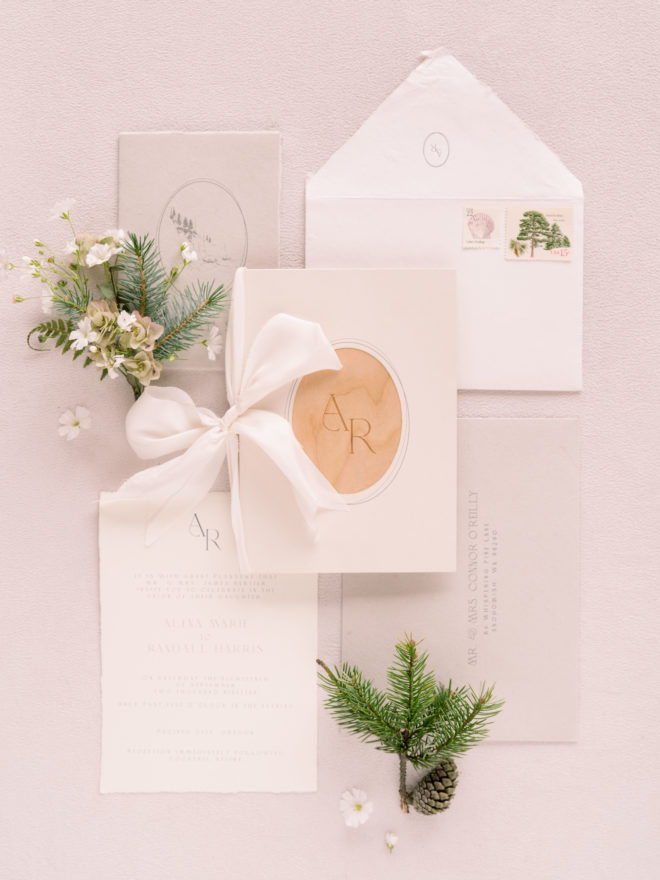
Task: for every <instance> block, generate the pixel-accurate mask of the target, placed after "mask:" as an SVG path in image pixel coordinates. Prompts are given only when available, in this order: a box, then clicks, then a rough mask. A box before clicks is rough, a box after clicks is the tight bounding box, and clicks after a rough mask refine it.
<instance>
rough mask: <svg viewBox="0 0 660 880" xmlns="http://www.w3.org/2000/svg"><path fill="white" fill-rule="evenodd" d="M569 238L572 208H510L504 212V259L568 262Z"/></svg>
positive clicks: (532, 206)
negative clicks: (505, 242)
mask: <svg viewBox="0 0 660 880" xmlns="http://www.w3.org/2000/svg"><path fill="white" fill-rule="evenodd" d="M572 239H573V208H572V206H571V205H551V206H549V207H548V206H545V207H539V206H538V205H510V206H509V207H507V209H506V241H507V244H506V248H505V251H504V253H505V256H506V258H507V260H520V261H521V262H530V261H533V260H536V261H539V260H554V261H559V262H568V261H570V259H571V253H572V251H571V241H572Z"/></svg>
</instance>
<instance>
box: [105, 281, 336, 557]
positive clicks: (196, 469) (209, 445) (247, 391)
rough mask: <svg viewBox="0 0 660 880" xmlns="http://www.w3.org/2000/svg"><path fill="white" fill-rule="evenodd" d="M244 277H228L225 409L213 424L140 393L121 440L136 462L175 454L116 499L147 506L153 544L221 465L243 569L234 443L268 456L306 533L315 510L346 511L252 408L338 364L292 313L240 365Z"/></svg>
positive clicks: (292, 444) (285, 436) (288, 441)
mask: <svg viewBox="0 0 660 880" xmlns="http://www.w3.org/2000/svg"><path fill="white" fill-rule="evenodd" d="M243 271H244V270H242V269H239V270H238V272H237V273H236V278H235V281H234V288H233V293H232V308H231V312H230V319H229V326H228V328H227V342H226V351H225V370H226V381H227V400H228V402H229V409H228V410H227V412H226V413H225V414H224V415H223V416H222V418H220V417H219V416H217V415H216V414H215V413H214V412H212V411H211V410H210V409H206V408H204V407H198V406H196V405H195V404H194V402H193V401H192V399H191V398H190V397H189V396H188V395H187V394H186V393H185V392H184V391H182V390H181V389H180V388H158V387H154V388H147V389H145V391H144V393H143V394H142V396H141V397H139V398H138V400H137V401H136V402H135V403H134V404H133V406H132V407H131V409H130V410H129V412H128V415H127V417H126V436H127V439H128V442H129V443H130V445H131V446H132V448H133V450H134V451H135V452H136V453H137V455H139V456H140V458H144V459H152V458H159V457H161V456H163V455H169V454H172V453H175V452H179V453H181V454H180V455H178V456H177V457H176V458H173V459H170V461H167V462H165V463H164V464H160V465H156V466H154V467H150V468H147V469H146V470H143V471H139V472H138V473H136V474H134V475H133V476H132V477H130V478H129V479H128V480H126V482H125V483H123V485H122V486H121V487H120V489H119V491H118V493H117V496H118V497H122V498H147V499H149V500H151V501H152V502H154V504H155V507H156V512H155V513H154V514H153V515H152V516H151V518H150V520H149V522H148V525H147V534H146V542H147V544H152V543H153V542H154V541H156V540H157V539H158V538H159V537H160V536H161V535H162V534H163V533H164V532H165V531H166V530H167V529H168V528H169V527H170V526H171V525H172V524H173V523H174V521H175V520H176V519H177V518H178V517H179V516H180V515H181V514H182V513H185V512H186V511H189V512H190V513H192V512H193V511H194V508H195V506H196V505H197V504H198V503H199V502H200V501H201V500H202V498H204V496H205V495H206V494H207V492H208V491H209V490H210V489H211V487H212V485H213V483H214V481H215V479H216V477H217V475H218V473H219V471H220V468H221V466H222V464H223V462H224V461H225V459H226V460H227V465H228V470H229V486H230V490H231V521H232V528H233V531H234V536H235V538H236V548H237V553H238V559H239V564H240V568H241V571H246V570H248V568H249V566H248V557H247V551H246V549H245V536H244V530H243V516H242V512H241V500H240V474H239V464H238V450H239V438H240V437H241V436H244V437H247V438H249V439H250V440H251V441H252V442H254V443H256V444H257V446H259V447H260V448H261V449H262V450H263V452H265V453H266V455H267V456H268V457H269V458H270V460H271V461H272V462H273V464H275V465H276V466H277V467H278V468H279V469H280V471H281V472H282V473H283V474H284V476H285V477H286V478H287V480H288V481H289V482H290V483H291V486H292V487H293V489H294V494H295V498H296V501H297V503H298V507H299V508H300V511H301V513H302V515H303V518H304V520H305V522H306V523H307V525H308V526H309V528H310V530H311V531H312V533H315V532H314V528H313V521H314V517H315V515H316V513H317V512H318V510H320V509H327V510H344V509H346V505H345V503H344V502H343V501H342V499H341V496H340V495H339V494H338V493H337V492H336V490H335V489H334V488H333V486H332V485H331V484H330V483H329V482H328V480H326V478H325V477H324V476H323V474H322V473H321V472H320V471H319V470H318V469H317V468H316V467H315V465H314V464H313V463H312V462H311V461H310V460H309V458H308V457H307V456H306V455H305V452H304V451H303V449H302V447H301V445H300V443H299V442H298V440H297V439H296V437H295V435H294V433H293V429H292V427H291V425H290V424H289V422H288V421H287V420H286V419H285V418H284V417H283V416H280V415H278V414H277V413H274V412H270V411H269V410H266V409H259V408H257V407H256V406H255V404H257V403H259V402H260V401H261V400H263V398H265V397H266V396H267V395H269V394H271V393H272V392H273V391H276V390H277V389H279V388H282V387H283V386H285V385H287V384H288V383H289V382H292V381H293V380H295V379H298V378H300V377H302V376H304V375H306V374H307V373H313V372H316V371H318V370H340V369H341V362H340V360H339V358H338V357H337V355H336V354H335V351H334V349H333V348H332V346H331V345H330V343H329V342H328V340H327V339H326V337H325V335H324V333H323V331H322V330H321V327H320V326H319V325H318V324H315V323H312V322H311V321H304V320H302V319H300V318H295V317H293V316H292V315H284V314H278V315H274V316H273V317H272V318H270V319H269V320H268V321H267V322H266V323H265V324H264V326H263V327H262V328H261V330H260V331H259V332H258V333H257V335H256V337H255V339H254V341H253V343H252V345H251V347H250V350H249V352H248V354H247V357H246V358H245V359H244V358H243V347H244V341H245V340H244V302H243Z"/></svg>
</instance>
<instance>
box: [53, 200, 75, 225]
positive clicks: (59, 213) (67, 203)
mask: <svg viewBox="0 0 660 880" xmlns="http://www.w3.org/2000/svg"><path fill="white" fill-rule="evenodd" d="M75 203H76V200H75V199H64V200H63V201H61V202H57V204H56V205H53V207H52V208H51V212H50V217H49V218H48V219H49V220H68V219H69V211H70V210H71V208H73V206H74V205H75Z"/></svg>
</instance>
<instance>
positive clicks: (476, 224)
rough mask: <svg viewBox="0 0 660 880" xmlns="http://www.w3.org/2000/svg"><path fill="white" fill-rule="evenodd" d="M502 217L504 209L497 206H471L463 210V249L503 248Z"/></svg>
mask: <svg viewBox="0 0 660 880" xmlns="http://www.w3.org/2000/svg"><path fill="white" fill-rule="evenodd" d="M501 215H502V209H501V208H500V207H498V206H497V205H469V206H466V207H465V208H463V247H464V248H499V247H501V245H502V230H501V226H502V220H501Z"/></svg>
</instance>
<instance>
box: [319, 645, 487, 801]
mask: <svg viewBox="0 0 660 880" xmlns="http://www.w3.org/2000/svg"><path fill="white" fill-rule="evenodd" d="M418 646H419V642H416V641H415V640H414V639H413V637H412V636H411V635H405V636H404V638H403V639H402V640H401V641H400V642H398V643H397V645H396V646H395V648H394V663H393V665H392V666H390V667H389V669H388V670H387V681H388V687H387V690H386V691H384V692H383V691H381V690H379V689H378V688H377V687H376V686H375V685H374V684H373V682H372V681H370V680H369V679H366V678H365V677H364V676H363V674H362V673H361V672H360V670H359V669H358V668H357V667H355V666H349V665H348V664H346V663H345V664H344V665H343V666H342V667H341V668H339V667H335V668H334V669H332V668H330V667H329V666H327V665H326V664H325V663H324V662H323V661H322V660H317V663H318V664H319V666H321V668H322V671H321V672H319V680H320V685H321V687H322V688H323V690H324V691H325V692H326V694H327V698H326V701H325V706H326V708H327V709H328V711H329V712H330V713H331V715H332V716H333V717H334V718H335V720H336V721H337V723H338V724H340V725H341V726H342V727H344V728H346V729H347V730H348V731H349V732H350V733H352V734H354V735H356V736H358V737H359V738H360V739H361V740H362V741H363V742H366V743H372V744H375V745H376V748H377V749H379V750H381V751H384V752H388V753H390V754H396V755H398V756H399V794H400V797H401V807H402V809H403V810H404V811H405V812H408V807H409V804H410V802H411V797H412V795H411V793H410V792H409V791H408V790H407V788H406V766H407V765H406V762H407V761H410V763H411V764H412V765H413V767H415V768H416V769H420V768H431V767H434V766H436V765H437V764H438V763H439V762H440V761H442V760H443V759H446V758H452V759H453V758H456V757H458V756H460V755H463V754H464V753H465V752H467V751H468V750H469V749H471V748H472V747H473V746H475V745H477V743H479V742H481V741H482V740H483V739H484V738H485V737H486V736H488V732H489V731H488V728H489V725H490V723H491V722H492V721H493V719H494V717H495V716H496V715H497V714H498V713H499V712H500V711H501V709H502V706H503V702H502V701H501V700H496V699H495V698H494V696H493V687H492V686H491V687H486V686H485V685H482V686H481V688H480V689H479V691H478V692H477V691H475V690H473V689H472V688H471V687H469V686H464V687H459V688H453V687H452V685H451V682H449V684H448V686H445V685H444V684H442V683H441V682H439V681H436V678H435V675H434V674H433V672H430V671H427V669H426V666H427V663H428V654H427V652H425V651H423V652H421V653H420V652H419V651H418Z"/></svg>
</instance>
